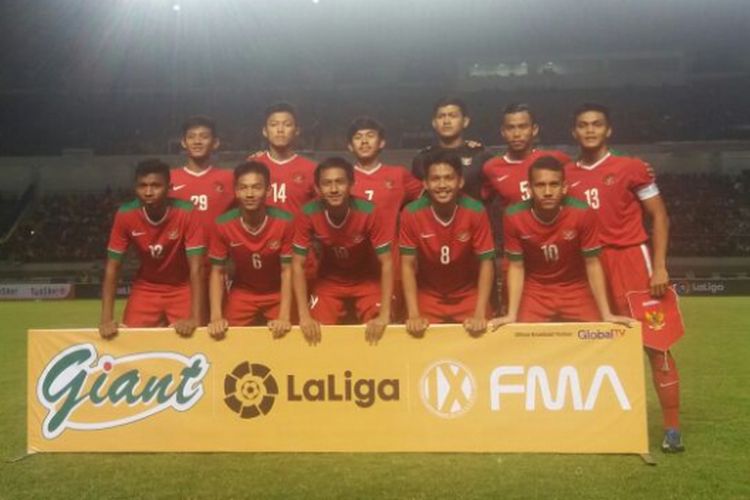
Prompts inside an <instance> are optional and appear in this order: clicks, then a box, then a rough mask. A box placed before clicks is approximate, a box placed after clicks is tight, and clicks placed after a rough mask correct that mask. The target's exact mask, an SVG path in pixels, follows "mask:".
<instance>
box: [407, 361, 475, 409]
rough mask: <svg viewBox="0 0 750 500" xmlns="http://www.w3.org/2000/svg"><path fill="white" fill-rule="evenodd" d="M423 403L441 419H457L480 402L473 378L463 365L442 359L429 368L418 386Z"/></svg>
mask: <svg viewBox="0 0 750 500" xmlns="http://www.w3.org/2000/svg"><path fill="white" fill-rule="evenodd" d="M419 389H420V396H421V398H422V403H424V405H425V407H427V409H428V410H430V411H431V412H432V413H434V414H435V415H437V416H438V417H441V418H456V417H460V416H461V415H464V414H465V413H466V412H468V411H469V410H470V409H471V408H472V406H474V403H475V402H476V399H477V384H476V381H475V380H474V376H473V375H472V374H471V372H470V371H469V369H468V368H466V367H465V366H464V365H463V364H461V363H459V362H458V361H454V360H442V361H438V362H436V363H434V364H432V365H430V366H429V367H428V368H427V369H426V370H425V372H424V374H423V375H422V379H421V380H420V383H419Z"/></svg>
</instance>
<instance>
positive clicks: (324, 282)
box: [292, 158, 395, 344]
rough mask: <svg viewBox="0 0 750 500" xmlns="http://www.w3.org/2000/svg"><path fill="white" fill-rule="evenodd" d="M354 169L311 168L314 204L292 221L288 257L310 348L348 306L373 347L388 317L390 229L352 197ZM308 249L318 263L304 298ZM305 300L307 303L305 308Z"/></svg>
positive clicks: (340, 162) (335, 165)
mask: <svg viewBox="0 0 750 500" xmlns="http://www.w3.org/2000/svg"><path fill="white" fill-rule="evenodd" d="M353 184H354V167H353V166H352V164H351V163H349V162H348V161H346V160H345V159H343V158H328V159H326V160H324V161H323V162H321V163H320V164H319V165H318V166H317V167H316V168H315V186H316V191H317V192H318V194H319V197H320V198H319V199H318V200H315V201H312V202H310V203H308V204H307V205H305V207H304V209H303V214H302V215H301V216H300V218H299V220H298V221H296V222H295V226H296V228H295V234H294V243H293V250H294V256H293V258H292V266H293V268H292V277H293V280H294V293H295V297H296V300H297V307H298V309H299V320H300V327H301V329H302V332H303V334H304V335H305V338H306V339H307V340H308V342H310V343H311V344H316V343H318V342H319V341H320V323H322V324H336V323H340V322H341V321H342V320H343V319H344V318H345V316H346V313H347V310H346V306H347V303H349V302H351V303H352V305H353V306H354V309H355V311H354V314H355V315H356V317H357V320H358V321H361V322H367V327H366V330H365V339H366V340H367V341H368V342H370V343H376V342H377V341H378V340H379V339H380V338H381V337H382V335H383V333H384V331H385V328H386V326H387V325H388V322H389V321H390V315H391V296H392V294H393V269H392V257H391V244H392V240H393V237H394V231H395V229H394V227H393V226H392V225H390V224H389V223H388V221H387V220H385V219H384V218H382V217H377V216H376V214H375V212H374V205H373V204H372V203H370V202H369V201H366V200H362V199H359V198H355V197H353V196H351V190H352V185H353ZM313 244H317V245H319V247H320V249H321V263H320V269H319V272H318V276H317V278H316V279H315V280H314V284H313V290H312V294H311V295H310V296H308V293H307V282H306V279H305V276H304V272H303V264H304V262H305V258H306V256H307V253H308V252H309V250H310V248H311V246H312V245H313ZM308 299H309V301H310V303H309V306H308Z"/></svg>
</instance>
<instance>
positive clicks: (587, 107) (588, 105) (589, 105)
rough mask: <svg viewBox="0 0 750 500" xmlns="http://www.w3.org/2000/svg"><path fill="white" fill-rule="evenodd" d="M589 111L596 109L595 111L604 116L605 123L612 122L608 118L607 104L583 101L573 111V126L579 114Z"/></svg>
mask: <svg viewBox="0 0 750 500" xmlns="http://www.w3.org/2000/svg"><path fill="white" fill-rule="evenodd" d="M589 111H596V112H597V113H601V114H603V115H604V118H605V119H606V120H607V125H609V124H610V123H612V122H611V120H610V111H609V108H608V107H607V106H605V105H604V104H599V103H596V102H584V103H583V104H581V105H580V106H578V107H577V108H576V109H575V110H574V111H573V126H574V127H575V125H576V122H577V121H578V117H579V116H581V115H582V114H584V113H588V112H589Z"/></svg>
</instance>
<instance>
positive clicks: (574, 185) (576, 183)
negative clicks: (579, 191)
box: [570, 181, 581, 188]
mask: <svg viewBox="0 0 750 500" xmlns="http://www.w3.org/2000/svg"><path fill="white" fill-rule="evenodd" d="M580 183H581V181H575V182H574V183H573V184H571V185H570V187H572V188H574V187H576V186H577V185H579V184H580Z"/></svg>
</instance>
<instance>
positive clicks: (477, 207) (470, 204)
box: [458, 196, 484, 212]
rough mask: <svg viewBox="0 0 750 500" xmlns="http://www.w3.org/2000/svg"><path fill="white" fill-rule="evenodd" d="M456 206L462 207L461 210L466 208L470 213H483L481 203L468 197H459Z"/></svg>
mask: <svg viewBox="0 0 750 500" xmlns="http://www.w3.org/2000/svg"><path fill="white" fill-rule="evenodd" d="M458 206H460V207H463V208H468V209H469V210H471V211H472V212H483V211H484V205H482V202H480V201H478V200H475V199H474V198H472V197H470V196H461V197H460V198H459V199H458Z"/></svg>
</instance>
